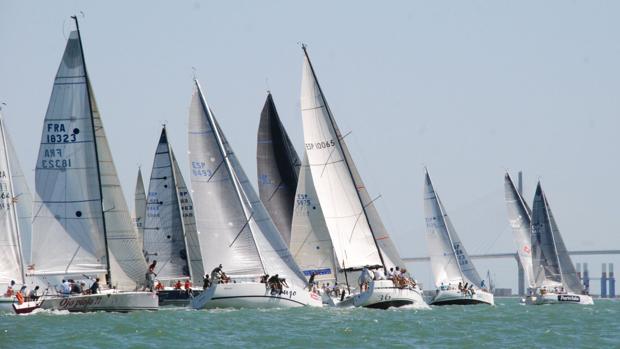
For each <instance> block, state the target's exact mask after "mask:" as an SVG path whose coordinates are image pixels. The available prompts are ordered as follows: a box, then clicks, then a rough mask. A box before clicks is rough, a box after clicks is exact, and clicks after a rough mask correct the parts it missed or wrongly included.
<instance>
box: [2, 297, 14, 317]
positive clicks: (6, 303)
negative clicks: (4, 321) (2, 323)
mask: <svg viewBox="0 0 620 349" xmlns="http://www.w3.org/2000/svg"><path fill="white" fill-rule="evenodd" d="M13 303H15V297H5V296H0V313H6V312H12V311H13Z"/></svg>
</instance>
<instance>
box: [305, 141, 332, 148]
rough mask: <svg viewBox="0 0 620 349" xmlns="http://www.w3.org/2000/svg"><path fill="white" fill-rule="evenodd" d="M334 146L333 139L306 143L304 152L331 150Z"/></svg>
mask: <svg viewBox="0 0 620 349" xmlns="http://www.w3.org/2000/svg"><path fill="white" fill-rule="evenodd" d="M335 146H336V142H334V140H333V139H330V140H329V141H322V142H316V143H306V150H314V149H326V148H331V147H335Z"/></svg>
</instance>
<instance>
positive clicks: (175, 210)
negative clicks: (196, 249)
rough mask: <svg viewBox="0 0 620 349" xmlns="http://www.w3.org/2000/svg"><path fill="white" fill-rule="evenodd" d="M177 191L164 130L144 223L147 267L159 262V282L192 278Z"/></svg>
mask: <svg viewBox="0 0 620 349" xmlns="http://www.w3.org/2000/svg"><path fill="white" fill-rule="evenodd" d="M176 187H177V186H176V183H175V176H174V174H173V169H172V156H171V148H170V145H169V143H168V137H167V135H166V128H165V127H164V128H163V129H162V131H161V136H160V138H159V142H158V144H157V150H156V152H155V158H154V160H153V168H152V170H151V179H150V181H149V187H148V188H149V189H148V195H147V200H146V218H145V221H144V254H145V256H146V261H147V263H150V262H151V261H153V260H157V261H158V263H159V265H158V269H157V270H156V273H157V277H158V279H159V280H174V279H178V278H189V277H190V271H189V264H188V258H187V257H188V255H187V248H186V246H185V233H184V225H183V220H182V216H181V208H180V205H179V198H178V192H177V190H176Z"/></svg>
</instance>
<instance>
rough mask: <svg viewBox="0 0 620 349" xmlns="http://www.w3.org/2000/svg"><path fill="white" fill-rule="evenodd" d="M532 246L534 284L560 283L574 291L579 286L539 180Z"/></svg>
mask: <svg viewBox="0 0 620 349" xmlns="http://www.w3.org/2000/svg"><path fill="white" fill-rule="evenodd" d="M532 247H533V252H534V259H533V263H534V268H535V269H534V271H535V272H536V286H538V287H540V286H555V285H562V286H563V287H564V288H565V289H566V290H568V291H570V292H573V293H581V291H582V286H581V282H580V281H579V278H578V277H577V271H576V270H575V266H574V265H573V262H572V261H571V259H570V257H569V255H568V251H567V249H566V245H564V240H563V239H562V236H561V235H560V230H559V229H558V226H557V224H556V222H555V219H554V217H553V213H552V212H551V207H549V203H548V201H547V197H546V196H545V193H544V192H543V190H542V186H541V185H540V182H538V186H537V187H536V194H535V195H534V206H533V209H532Z"/></svg>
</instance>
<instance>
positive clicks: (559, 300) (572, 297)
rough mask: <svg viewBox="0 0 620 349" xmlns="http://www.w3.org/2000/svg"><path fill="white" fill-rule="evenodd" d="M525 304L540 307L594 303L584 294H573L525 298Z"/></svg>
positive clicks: (547, 294) (548, 294) (553, 294)
mask: <svg viewBox="0 0 620 349" xmlns="http://www.w3.org/2000/svg"><path fill="white" fill-rule="evenodd" d="M525 304H529V305H541V304H582V305H592V304H594V301H593V300H592V297H590V296H588V295H584V294H575V293H563V294H558V293H545V294H544V295H535V296H527V297H526V298H525Z"/></svg>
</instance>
